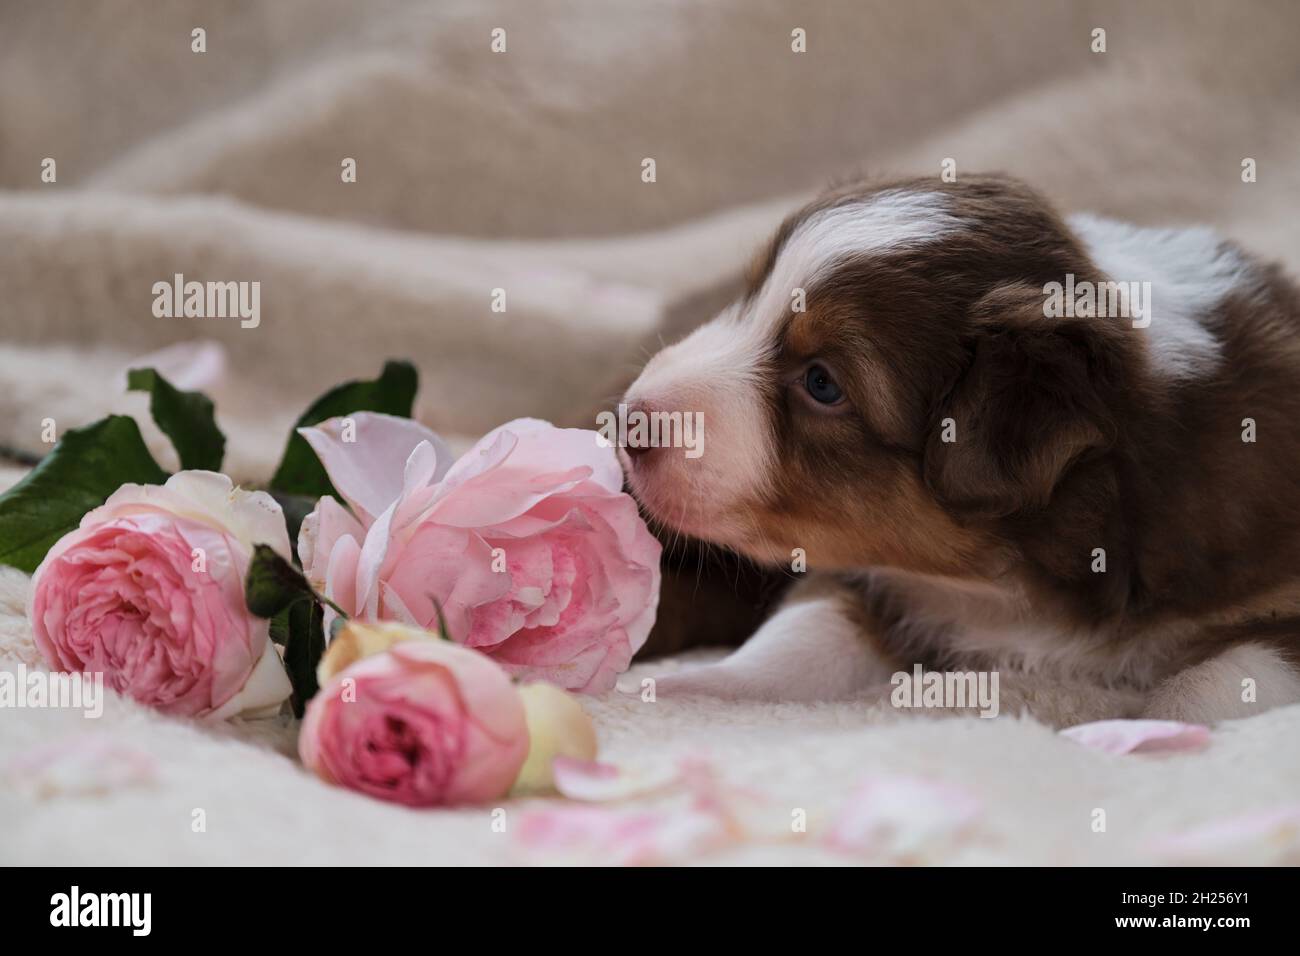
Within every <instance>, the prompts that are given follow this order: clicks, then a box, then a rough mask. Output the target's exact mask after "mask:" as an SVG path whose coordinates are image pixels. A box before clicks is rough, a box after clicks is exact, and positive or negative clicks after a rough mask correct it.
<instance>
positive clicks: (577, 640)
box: [298, 412, 660, 693]
mask: <svg viewBox="0 0 1300 956" xmlns="http://www.w3.org/2000/svg"><path fill="white" fill-rule="evenodd" d="M353 427H355V434H351V431H352V429H353ZM345 429H346V430H347V433H345ZM301 432H302V434H303V435H304V437H306V439H307V440H308V441H309V442H310V443H311V445H312V447H313V448H314V449H315V451H316V454H317V455H318V456H319V458H320V460H321V463H322V464H323V465H324V467H325V470H326V471H327V472H328V473H329V477H330V480H331V481H332V482H333V483H334V487H335V488H337V489H338V491H339V493H340V494H341V495H342V497H343V498H344V500H345V501H346V502H347V504H348V506H349V507H350V511H349V509H348V508H344V507H343V505H342V504H340V503H339V502H337V501H335V500H334V499H333V498H330V497H325V498H322V499H321V500H320V502H319V503H318V504H317V506H316V510H315V511H314V512H313V513H312V514H311V515H309V516H308V517H307V519H306V520H305V521H304V522H303V525H302V530H301V533H300V534H299V538H298V554H299V557H300V558H301V559H302V565H303V570H304V571H305V572H306V574H307V577H308V578H309V579H310V580H311V582H312V584H313V585H314V586H315V587H316V588H317V590H319V591H321V592H323V593H324V594H325V595H326V596H328V597H329V598H330V599H331V600H332V601H334V602H335V603H336V604H338V605H339V607H341V608H342V609H343V610H344V611H346V612H348V613H349V614H351V615H353V616H355V617H358V618H360V619H362V620H395V621H401V622H403V623H406V624H410V625H413V626H417V627H423V628H428V629H430V630H436V629H437V628H438V612H437V607H438V606H439V605H440V606H441V607H442V609H443V612H444V615H445V618H446V622H447V628H448V631H449V636H450V637H451V638H452V639H454V640H456V641H458V642H460V643H462V644H465V645H466V646H468V647H473V648H477V649H478V650H480V651H483V652H484V653H485V654H488V655H489V656H491V657H492V658H493V659H494V660H495V661H497V662H498V663H499V664H501V666H503V667H504V668H506V670H508V671H510V672H511V673H512V674H514V675H515V676H517V677H520V678H525V679H529V680H543V681H548V682H550V683H553V684H557V685H559V686H560V687H564V688H566V689H569V690H577V691H585V692H590V693H599V692H603V691H607V690H609V689H611V688H612V687H613V686H614V682H615V680H616V678H617V675H618V674H620V673H621V672H622V671H624V670H626V669H627V667H628V665H629V664H630V663H631V660H632V655H633V654H635V653H636V651H637V650H638V649H639V648H640V647H641V645H642V644H644V643H645V639H646V637H647V636H648V635H649V633H650V627H651V625H653V624H654V617H655V608H656V605H657V603H658V598H659V553H660V547H659V542H658V541H657V540H656V539H655V538H654V536H653V535H652V534H650V531H649V529H647V528H646V526H645V522H643V521H642V520H641V517H640V515H639V514H638V513H637V506H636V502H635V501H633V500H632V498H631V497H630V496H628V495H627V494H625V493H624V492H623V490H622V489H623V473H622V469H621V468H620V467H619V464H618V460H617V458H616V456H615V452H614V450H613V449H612V448H608V447H607V448H602V447H600V446H599V445H598V443H597V435H596V433H595V432H593V431H584V430H580V429H561V428H555V427H554V426H552V425H549V424H547V423H546V422H541V421H536V420H534V419H517V420H516V421H512V422H510V423H508V424H506V425H503V426H501V427H500V428H498V429H496V430H495V431H493V432H491V433H489V434H488V435H486V436H485V437H484V438H483V439H482V440H480V441H479V442H478V444H476V445H475V446H474V447H473V448H472V449H471V450H470V451H469V452H467V453H466V454H465V455H464V456H463V457H461V458H460V459H459V460H458V461H456V462H455V464H452V460H451V455H450V453H449V451H448V449H447V447H446V445H445V444H443V442H442V441H441V440H440V439H439V438H438V437H437V436H436V435H434V434H433V433H432V432H430V431H429V430H428V429H426V428H424V426H422V425H420V424H419V423H417V422H414V421H411V420H410V419H403V418H394V417H391V416H387V415H379V414H373V413H368V412H359V413H357V414H355V415H352V416H349V417H348V418H345V419H332V420H330V421H328V422H324V423H322V424H321V425H318V426H316V427H314V428H304V429H301ZM345 439H352V440H345Z"/></svg>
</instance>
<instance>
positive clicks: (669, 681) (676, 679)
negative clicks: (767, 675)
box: [653, 664, 773, 701]
mask: <svg viewBox="0 0 1300 956" xmlns="http://www.w3.org/2000/svg"><path fill="white" fill-rule="evenodd" d="M653 680H654V693H655V698H656V699H657V700H676V699H678V698H681V697H713V698H716V699H718V700H730V701H737V700H770V699H773V698H771V697H770V696H768V695H765V694H761V693H758V692H757V688H754V687H752V686H747V685H748V684H749V682H747V681H746V680H745V678H744V675H743V674H737V673H736V672H735V671H734V670H733V669H731V668H728V667H724V666H723V665H721V664H705V665H703V666H701V667H692V668H687V669H686V670H682V671H676V672H674V673H670V674H664V675H662V676H660V675H655V676H654V677H653Z"/></svg>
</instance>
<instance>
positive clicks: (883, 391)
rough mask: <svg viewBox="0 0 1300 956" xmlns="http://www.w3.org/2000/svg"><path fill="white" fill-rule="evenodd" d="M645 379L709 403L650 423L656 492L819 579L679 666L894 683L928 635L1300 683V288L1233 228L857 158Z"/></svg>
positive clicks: (1045, 672) (1217, 696) (807, 692)
mask: <svg viewBox="0 0 1300 956" xmlns="http://www.w3.org/2000/svg"><path fill="white" fill-rule="evenodd" d="M1089 288H1095V289H1097V290H1100V291H1097V292H1096V293H1095V294H1094V295H1093V296H1092V299H1091V302H1089V300H1088V296H1087V295H1086V294H1085V293H1084V292H1083V291H1081V290H1087V289H1089ZM1061 290H1064V292H1062V291H1061ZM1142 300H1145V301H1142ZM624 402H625V403H626V405H627V408H628V409H629V410H630V411H631V412H640V413H642V414H643V415H644V416H646V417H648V418H653V417H654V416H655V415H657V414H658V415H661V416H662V415H665V414H667V413H670V412H674V411H678V412H684V413H694V412H700V413H702V414H703V421H704V434H705V436H706V441H705V444H704V452H703V454H701V455H699V456H698V457H688V456H687V455H684V454H683V453H682V452H681V450H680V449H674V448H671V447H649V446H648V443H647V442H641V443H639V444H634V443H632V442H631V441H630V440H629V443H628V447H625V448H624V449H622V451H621V455H622V458H623V463H624V467H625V469H626V470H627V474H628V479H629V485H630V487H631V489H632V491H633V492H634V494H635V495H636V496H637V498H638V499H639V500H640V501H641V503H642V505H643V507H644V509H645V510H646V511H647V512H648V514H649V515H650V516H651V517H652V518H654V519H655V520H656V521H657V523H658V524H660V525H661V526H663V527H665V528H667V529H669V530H670V531H672V532H676V533H681V534H683V535H687V536H690V537H693V538H697V539H700V540H702V541H704V542H708V543H710V544H712V545H717V546H720V547H722V548H725V549H730V550H733V551H735V552H737V553H739V554H740V555H744V556H745V557H747V558H748V559H750V560H752V561H754V562H757V563H759V564H761V565H764V566H766V567H769V568H774V569H781V568H784V569H785V570H786V571H787V573H789V574H791V575H792V576H794V577H795V578H797V581H796V583H795V584H794V586H793V587H792V588H791V589H790V590H789V591H788V593H787V595H786V597H785V598H784V600H783V603H782V604H781V605H780V606H779V607H778V609H777V610H776V611H775V613H774V614H772V616H770V617H769V618H768V619H767V620H766V621H765V622H764V623H763V624H762V625H761V626H760V627H759V628H758V630H757V632H756V633H755V634H754V635H753V636H752V637H751V638H750V639H749V641H748V642H747V643H745V644H744V646H743V647H741V648H740V649H739V650H738V651H736V652H735V653H734V654H733V655H732V656H731V657H729V658H727V659H725V660H724V661H722V662H720V663H718V664H714V665H708V666H704V667H701V668H697V669H695V670H693V671H686V672H683V673H679V674H674V675H668V676H665V677H663V678H660V679H659V681H658V686H657V693H658V694H659V695H661V696H670V695H677V694H687V693H699V694H713V695H719V696H724V697H730V698H755V699H769V700H817V699H832V698H846V697H847V698H852V697H863V698H873V697H874V696H875V695H878V694H881V693H886V694H887V692H888V690H889V686H890V680H891V675H893V674H895V673H896V672H899V671H911V670H912V668H913V667H914V665H917V664H919V665H921V666H922V668H924V669H925V670H944V671H950V670H961V671H972V670H974V671H995V672H997V671H1003V670H1007V671H1016V672H1020V673H1022V674H1027V675H1031V676H1034V677H1041V679H1042V680H1044V681H1050V680H1054V679H1058V678H1059V679H1067V680H1084V681H1087V682H1089V683H1091V684H1094V685H1095V686H1097V687H1098V688H1110V689H1119V690H1122V691H1123V694H1122V695H1121V698H1120V699H1123V700H1125V701H1128V703H1126V704H1125V705H1123V706H1122V707H1120V706H1119V705H1116V706H1117V708H1118V709H1119V711H1121V712H1116V713H1113V714H1112V716H1136V715H1138V714H1145V715H1147V716H1154V717H1167V718H1179V719H1187V720H1197V721H1214V720H1218V719H1222V718H1229V717H1238V716H1245V715H1248V714H1253V713H1257V712H1259V711H1260V710H1261V709H1263V708H1265V707H1268V706H1276V705H1279V704H1286V703H1292V702H1296V701H1300V670H1298V669H1297V668H1296V663H1297V656H1298V652H1300V296H1298V295H1297V290H1296V287H1295V286H1294V285H1293V284H1292V283H1290V282H1289V281H1288V280H1287V279H1286V277H1285V276H1284V275H1283V274H1282V272H1281V271H1280V270H1279V268H1278V267H1276V266H1273V265H1267V264H1264V263H1261V262H1259V261H1257V260H1255V259H1254V258H1252V257H1251V256H1249V255H1248V254H1247V253H1245V252H1244V251H1242V250H1241V249H1239V248H1237V247H1236V246H1234V245H1233V244H1231V243H1229V242H1226V241H1224V240H1222V239H1220V238H1219V237H1218V236H1216V235H1215V234H1213V233H1212V232H1210V231H1209V230H1207V229H1199V228H1197V229H1184V230H1172V229H1140V228H1134V227H1130V226H1126V225H1121V224H1118V223H1114V222H1109V221H1105V220H1101V219H1098V218H1094V217H1089V216H1078V217H1071V218H1069V219H1068V220H1066V219H1062V218H1061V217H1060V216H1058V215H1057V214H1056V212H1054V211H1053V209H1052V208H1051V207H1050V206H1049V204H1048V203H1047V202H1046V201H1045V200H1044V199H1043V198H1042V197H1041V196H1039V195H1038V194H1037V193H1035V192H1034V191H1033V190H1031V189H1029V188H1028V187H1027V186H1025V185H1024V184H1022V183H1019V182H1016V181H1014V180H1011V179H1008V178H1005V177H1000V176H981V177H968V178H964V179H963V180H962V181H961V182H959V183H952V184H944V183H938V182H935V181H934V180H928V179H927V180H912V181H903V182H896V183H891V184H886V185H879V186H871V187H867V186H861V185H859V186H853V187H848V188H842V189H839V190H837V191H834V192H832V193H830V194H829V195H827V196H825V197H824V198H822V199H820V200H819V201H817V202H814V203H813V204H811V205H809V206H808V207H806V208H804V209H802V210H800V211H799V212H797V213H796V214H794V215H793V216H791V217H790V218H789V219H788V220H787V221H786V222H785V223H784V224H783V225H782V226H781V228H780V229H779V230H778V231H777V233H776V236H775V237H774V239H773V240H772V241H771V243H770V245H769V246H768V248H767V250H766V251H765V253H764V254H763V255H762V256H761V257H760V260H759V262H758V264H757V266H756V269H755V274H754V276H753V278H752V281H751V282H750V283H749V284H748V287H747V288H746V290H745V291H744V293H743V294H742V295H741V296H740V297H739V298H738V299H737V300H736V301H735V302H734V303H732V304H731V305H729V306H728V307H727V308H725V309H724V310H723V311H722V312H721V313H720V314H718V315H717V317H716V318H714V319H712V320H711V321H709V322H707V323H706V324H704V325H703V326H701V327H699V328H698V329H696V330H695V331H694V332H692V333H691V334H690V335H688V336H687V337H685V338H684V339H682V340H681V341H679V342H677V343H676V344H674V345H671V346H669V347H668V348H665V349H663V350H662V351H660V352H659V353H658V354H656V355H655V356H654V357H653V358H652V359H651V360H650V362H649V363H648V364H647V365H646V366H645V368H644V370H643V371H642V372H641V374H640V376H639V377H638V378H637V379H636V381H635V382H634V383H633V384H632V386H631V387H630V388H629V389H628V391H627V393H626V396H625V398H624ZM805 562H806V566H807V568H808V570H807V571H806V572H803V573H800V572H801V571H802V567H803V565H804V563H805Z"/></svg>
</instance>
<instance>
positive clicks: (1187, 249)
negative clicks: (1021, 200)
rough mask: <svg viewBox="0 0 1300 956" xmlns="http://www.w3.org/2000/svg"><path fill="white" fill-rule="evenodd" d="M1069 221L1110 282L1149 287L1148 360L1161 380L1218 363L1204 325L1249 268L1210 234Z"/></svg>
mask: <svg viewBox="0 0 1300 956" xmlns="http://www.w3.org/2000/svg"><path fill="white" fill-rule="evenodd" d="M1069 224H1070V226H1071V228H1072V229H1074V231H1075V233H1076V234H1077V235H1078V236H1079V238H1080V239H1081V240H1082V241H1083V244H1084V246H1085V248H1086V249H1087V251H1088V255H1089V256H1090V257H1091V258H1092V261H1093V262H1095V263H1096V264H1097V265H1098V267H1100V268H1101V270H1102V271H1103V272H1105V273H1106V274H1107V276H1109V277H1110V278H1111V279H1112V280H1114V281H1116V282H1150V283H1151V301H1150V302H1146V303H1144V304H1143V307H1144V308H1145V309H1149V310H1150V312H1149V315H1150V319H1151V324H1150V326H1149V327H1148V328H1147V329H1146V336H1147V342H1148V348H1149V353H1150V356H1151V362H1152V364H1153V365H1154V367H1155V369H1156V370H1157V371H1158V372H1159V373H1160V374H1162V375H1164V376H1165V377H1166V378H1169V379H1189V378H1197V377H1201V376H1204V375H1207V374H1209V373H1210V372H1212V371H1213V370H1214V368H1215V367H1216V366H1217V365H1218V364H1219V360H1220V357H1221V351H1222V350H1221V346H1220V344H1219V341H1218V339H1216V338H1215V336H1214V334H1213V333H1212V332H1211V331H1210V330H1209V329H1207V328H1206V327H1205V325H1204V320H1205V319H1206V317H1207V316H1209V315H1211V314H1212V313H1213V312H1214V311H1215V310H1216V309H1217V308H1218V307H1219V306H1220V305H1221V304H1222V302H1223V300H1224V299H1225V298H1226V297H1227V295H1228V294H1229V293H1230V292H1232V290H1233V289H1234V288H1236V287H1237V286H1238V285H1239V284H1240V283H1241V282H1242V280H1243V279H1244V278H1245V277H1246V274H1247V272H1248V270H1249V264H1248V263H1246V262H1245V261H1244V260H1243V259H1242V258H1241V256H1239V255H1238V254H1237V253H1236V252H1235V251H1233V250H1232V248H1231V247H1230V246H1227V245H1225V244H1224V241H1223V237H1221V236H1219V235H1218V234H1217V233H1215V232H1214V230H1212V229H1208V228H1205V227H1196V228H1192V229H1144V228H1141V227H1138V226H1130V225H1128V224H1126V223H1120V222H1114V221H1112V220H1109V219H1102V218H1101V217H1099V216H1093V215H1076V216H1071V217H1070V218H1069Z"/></svg>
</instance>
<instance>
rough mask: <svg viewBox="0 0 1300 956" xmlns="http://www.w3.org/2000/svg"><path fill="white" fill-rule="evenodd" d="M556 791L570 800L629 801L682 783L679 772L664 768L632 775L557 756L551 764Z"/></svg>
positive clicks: (598, 764)
mask: <svg viewBox="0 0 1300 956" xmlns="http://www.w3.org/2000/svg"><path fill="white" fill-rule="evenodd" d="M551 769H552V771H553V773H554V775H555V789H556V790H558V791H559V792H560V794H561V796H565V797H568V798H569V799H570V800H582V801H585V802H588V803H603V802H605V801H609V800H628V799H631V798H633V797H644V796H648V795H650V794H653V793H659V792H661V791H664V790H667V789H669V788H671V787H673V786H676V785H680V784H681V783H682V780H683V778H682V774H681V771H680V770H679V769H674V768H672V767H668V768H665V769H663V770H661V771H659V772H658V773H645V772H640V773H638V772H633V771H629V770H627V769H624V768H621V767H615V766H614V765H612V764H607V763H598V762H596V761H594V760H574V759H573V758H572V757H556V758H555V760H554V761H553V762H552V763H551Z"/></svg>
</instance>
